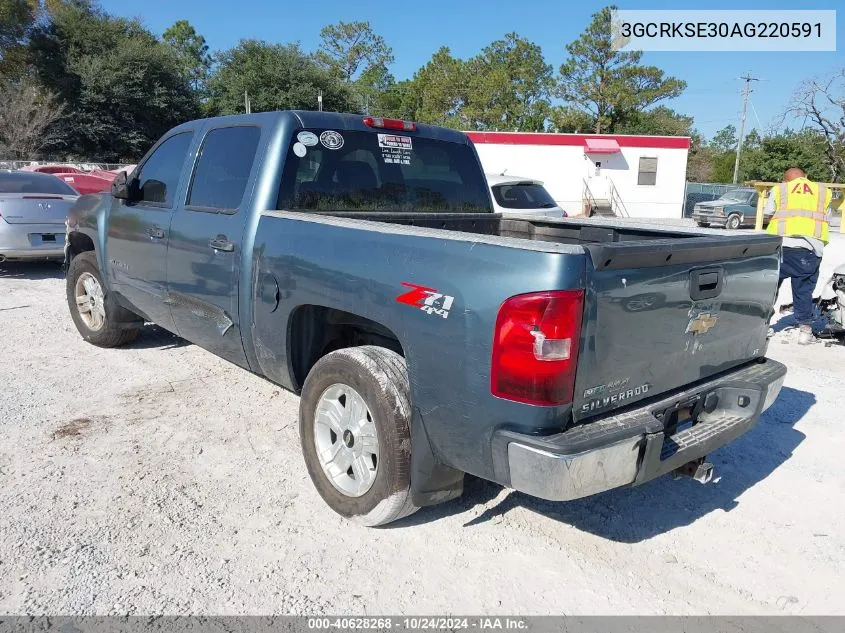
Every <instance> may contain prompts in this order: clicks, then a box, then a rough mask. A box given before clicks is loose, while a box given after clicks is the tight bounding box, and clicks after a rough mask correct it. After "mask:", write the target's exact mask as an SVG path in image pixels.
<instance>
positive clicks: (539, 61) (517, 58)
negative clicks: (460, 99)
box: [463, 33, 554, 132]
mask: <svg viewBox="0 0 845 633" xmlns="http://www.w3.org/2000/svg"><path fill="white" fill-rule="evenodd" d="M464 74H465V76H466V80H467V82H468V85H467V103H466V106H465V107H464V112H463V114H464V115H465V116H466V117H467V118H468V119H469V121H470V125H471V127H472V128H473V129H477V130H511V131H526V132H542V131H543V130H544V129H545V126H546V119H547V118H548V116H549V111H550V108H551V103H550V94H551V90H552V87H553V86H554V78H553V75H552V67H551V66H550V65H549V64H547V63H546V60H545V59H544V57H543V51H542V49H541V48H540V47H539V46H537V45H536V44H534V43H532V42H530V41H528V40H526V39H524V38H521V37H520V36H519V35H518V34H516V33H508V34H507V35H505V36H504V38H503V39H501V40H496V41H495V42H492V43H491V44H490V45H489V46H486V47H485V48H484V49H483V50H482V51H481V53H480V54H479V55H477V56H475V57H473V58H471V59H469V60H468V61H467V62H465V72H464Z"/></svg>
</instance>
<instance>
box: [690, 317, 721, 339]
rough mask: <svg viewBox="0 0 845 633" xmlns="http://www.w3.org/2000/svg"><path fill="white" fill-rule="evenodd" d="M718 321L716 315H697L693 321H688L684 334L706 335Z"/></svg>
mask: <svg viewBox="0 0 845 633" xmlns="http://www.w3.org/2000/svg"><path fill="white" fill-rule="evenodd" d="M718 320H719V315H718V314H710V313H709V312H705V313H704V314H699V315H698V316H697V317H695V318H694V319H690V322H689V323H688V324H687V331H686V333H687V334H690V333H692V334H707V332H709V331H710V330H712V329H713V326H714V325H716V321H718Z"/></svg>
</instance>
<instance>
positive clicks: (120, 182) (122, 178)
mask: <svg viewBox="0 0 845 633" xmlns="http://www.w3.org/2000/svg"><path fill="white" fill-rule="evenodd" d="M111 195H112V197H113V198H119V199H120V200H132V183H131V182H130V181H129V179H128V178H127V176H126V172H125V171H122V172H120V173H118V174H117V177H116V178H115V179H114V180H113V181H112V183H111Z"/></svg>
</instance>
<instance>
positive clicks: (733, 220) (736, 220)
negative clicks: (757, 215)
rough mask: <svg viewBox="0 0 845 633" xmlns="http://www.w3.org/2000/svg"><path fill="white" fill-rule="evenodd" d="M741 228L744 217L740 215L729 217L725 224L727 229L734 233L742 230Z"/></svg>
mask: <svg viewBox="0 0 845 633" xmlns="http://www.w3.org/2000/svg"><path fill="white" fill-rule="evenodd" d="M741 226H742V216H740V215H736V214H734V215H732V216H730V217H728V220H727V222H725V228H726V229H731V230H733V231H735V230H736V229H738V228H740V227H741Z"/></svg>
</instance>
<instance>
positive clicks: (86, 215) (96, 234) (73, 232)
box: [65, 193, 112, 281]
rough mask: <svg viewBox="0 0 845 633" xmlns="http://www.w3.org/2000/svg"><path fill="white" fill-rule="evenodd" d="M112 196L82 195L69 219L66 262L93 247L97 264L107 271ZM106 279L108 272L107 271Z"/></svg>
mask: <svg viewBox="0 0 845 633" xmlns="http://www.w3.org/2000/svg"><path fill="white" fill-rule="evenodd" d="M111 202H112V197H111V195H109V194H102V193H97V194H88V195H85V196H80V197H79V199H78V200H77V201H76V203H75V204H74V205H73V206H72V207H71V208H70V211H68V217H67V220H65V232H66V235H65V264H66V265H67V264H69V263H70V260H71V259H73V257H74V256H75V255H76V254H77V253H81V252H84V251H87V250H91V249H93V250H94V251H95V252H96V253H97V266H98V267H99V269H100V270H101V271H103V272H104V273H105V272H106V266H105V264H106V259H105V252H106V234H107V232H108V229H107V221H108V211H109V209H110V208H111ZM103 276H104V281H105V278H106V277H107V276H108V275H105V274H104V275H103Z"/></svg>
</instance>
